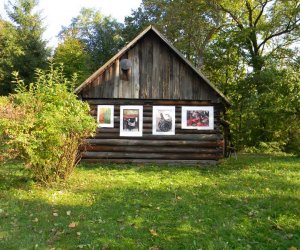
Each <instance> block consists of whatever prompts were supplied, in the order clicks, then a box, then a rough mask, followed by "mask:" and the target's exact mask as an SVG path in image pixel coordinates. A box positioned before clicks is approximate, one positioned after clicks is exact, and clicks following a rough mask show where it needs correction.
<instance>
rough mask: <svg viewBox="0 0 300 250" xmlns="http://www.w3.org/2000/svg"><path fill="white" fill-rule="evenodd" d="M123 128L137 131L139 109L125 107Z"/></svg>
mask: <svg viewBox="0 0 300 250" xmlns="http://www.w3.org/2000/svg"><path fill="white" fill-rule="evenodd" d="M123 130H124V131H126V130H129V131H136V132H137V131H139V110H137V109H125V110H124V113H123Z"/></svg>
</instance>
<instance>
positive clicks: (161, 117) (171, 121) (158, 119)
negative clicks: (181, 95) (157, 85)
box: [152, 106, 175, 135]
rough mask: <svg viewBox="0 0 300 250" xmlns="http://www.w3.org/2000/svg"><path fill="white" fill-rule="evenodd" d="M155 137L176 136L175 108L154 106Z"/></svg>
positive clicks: (153, 132)
mask: <svg viewBox="0 0 300 250" xmlns="http://www.w3.org/2000/svg"><path fill="white" fill-rule="evenodd" d="M152 134H153V135H175V106H153V112H152Z"/></svg>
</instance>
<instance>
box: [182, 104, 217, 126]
mask: <svg viewBox="0 0 300 250" xmlns="http://www.w3.org/2000/svg"><path fill="white" fill-rule="evenodd" d="M181 127H182V129H199V130H202V129H204V130H205V129H207V130H208V129H214V109H213V107H212V106H195V107H185V106H184V107H182V115H181Z"/></svg>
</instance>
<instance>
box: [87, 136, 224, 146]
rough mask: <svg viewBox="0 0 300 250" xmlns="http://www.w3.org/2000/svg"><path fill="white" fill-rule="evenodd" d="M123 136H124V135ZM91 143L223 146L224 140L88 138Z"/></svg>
mask: <svg viewBox="0 0 300 250" xmlns="http://www.w3.org/2000/svg"><path fill="white" fill-rule="evenodd" d="M122 138H123V137H122ZM86 142H87V143H88V144H91V145H117V146H120V145H125V146H183V147H184V146H199V147H200V146H202V147H207V146H208V147H214V146H215V147H217V146H222V144H223V141H222V140H218V141H217V140H215V141H187V140H156V141H154V140H137V139H136V138H135V139H132V137H131V138H130V139H86Z"/></svg>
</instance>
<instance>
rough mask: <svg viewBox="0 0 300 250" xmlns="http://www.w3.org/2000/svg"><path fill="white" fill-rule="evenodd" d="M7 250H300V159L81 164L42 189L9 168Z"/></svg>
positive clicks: (0, 221)
mask: <svg viewBox="0 0 300 250" xmlns="http://www.w3.org/2000/svg"><path fill="white" fill-rule="evenodd" d="M0 190H1V191H0V249H152V250H154V249H295V248H297V249H300V159H299V158H295V157H278V156H259V155H241V156H239V157H238V160H235V159H233V158H231V159H229V160H225V161H224V162H222V163H221V164H220V165H219V166H218V167H211V168H209V167H207V168H199V167H188V166H176V167H171V166H153V165H147V166H143V165H125V166H124V165H105V166H104V165H80V166H79V167H78V168H77V169H76V170H75V172H74V174H73V175H72V177H71V178H70V179H69V180H68V181H67V183H65V184H64V183H61V184H56V185H55V186H53V187H47V188H45V187H40V186H38V185H36V184H34V183H33V182H32V181H30V180H28V179H27V178H26V177H24V176H23V174H22V172H21V165H20V164H17V163H15V164H12V163H11V164H6V165H0Z"/></svg>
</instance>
